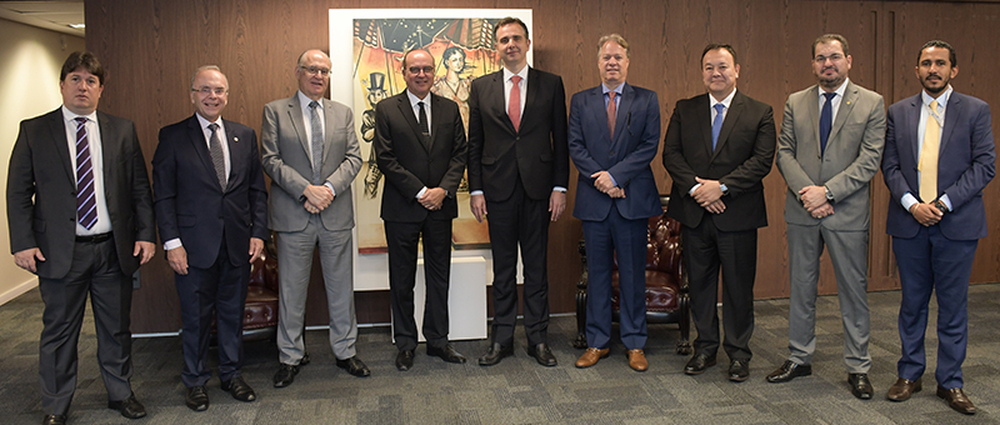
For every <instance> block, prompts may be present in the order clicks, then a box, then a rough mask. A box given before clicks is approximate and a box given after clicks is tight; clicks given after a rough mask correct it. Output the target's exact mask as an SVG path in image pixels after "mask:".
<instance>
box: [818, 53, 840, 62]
mask: <svg viewBox="0 0 1000 425" xmlns="http://www.w3.org/2000/svg"><path fill="white" fill-rule="evenodd" d="M841 59H844V55H842V54H840V53H834V54H832V55H830V56H816V57H815V58H813V60H814V61H816V63H826V61H827V60H829V61H830V62H837V61H839V60H841Z"/></svg>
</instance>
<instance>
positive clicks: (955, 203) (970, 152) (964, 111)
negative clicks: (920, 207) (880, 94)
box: [882, 91, 996, 240]
mask: <svg viewBox="0 0 1000 425" xmlns="http://www.w3.org/2000/svg"><path fill="white" fill-rule="evenodd" d="M922 107H923V100H922V99H921V96H920V94H918V95H916V96H913V97H910V98H907V99H903V100H901V101H899V102H896V103H895V104H893V105H892V106H890V107H889V115H888V128H887V130H886V137H885V156H884V157H883V158H882V177H883V178H884V179H885V184H886V186H888V187H889V193H891V194H892V199H891V200H890V201H889V213H888V216H887V226H886V232H887V233H888V234H890V235H892V236H898V237H901V238H912V237H913V236H915V235H916V234H917V231H918V230H919V229H920V226H921V225H920V223H918V222H917V221H916V220H915V219H913V216H912V215H911V214H910V213H909V212H908V211H906V210H904V209H903V205H902V204H901V203H900V200H901V199H902V198H903V195H905V194H906V193H907V192H909V193H911V194H912V195H913V196H914V197H916V198H918V199H919V197H920V180H919V179H918V178H917V163H918V161H919V159H920V148H919V147H918V139H917V137H918V134H917V125H918V124H919V123H920V108H922ZM944 119H945V122H944V127H943V128H942V133H941V146H940V151H939V153H938V180H937V182H938V183H937V184H938V192H940V194H942V195H943V194H947V195H948V200H949V201H951V206H952V212H951V213H948V214H945V215H944V217H942V218H941V221H940V222H939V223H938V225H939V226H941V233H942V234H943V235H944V236H945V237H946V238H948V239H952V240H975V239H979V238H984V237H986V211H985V208H984V207H983V188H984V187H986V184H988V183H989V182H990V180H992V179H993V175H994V174H995V161H996V152H995V151H994V144H993V129H992V127H991V125H990V106H989V105H987V104H986V102H983V101H982V100H979V99H976V98H974V97H972V96H966V95H964V94H961V93H958V92H954V91H953V92H952V94H951V97H950V98H949V99H948V105H947V107H946V109H945V117H944ZM930 201H933V199H932V200H927V201H925V202H930Z"/></svg>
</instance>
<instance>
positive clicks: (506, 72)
mask: <svg viewBox="0 0 1000 425" xmlns="http://www.w3.org/2000/svg"><path fill="white" fill-rule="evenodd" d="M528 68H529V66H528V65H527V64H525V65H524V68H521V71H519V72H518V73H516V74H515V73H513V72H510V70H509V69H507V67H504V68H503V80H504V81H510V79H511V77H513V76H515V75H517V76H518V77H521V81H528Z"/></svg>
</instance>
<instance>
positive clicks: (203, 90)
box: [191, 86, 229, 96]
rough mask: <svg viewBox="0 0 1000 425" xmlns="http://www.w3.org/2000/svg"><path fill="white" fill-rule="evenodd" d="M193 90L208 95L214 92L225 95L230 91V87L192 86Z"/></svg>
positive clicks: (217, 94)
mask: <svg viewBox="0 0 1000 425" xmlns="http://www.w3.org/2000/svg"><path fill="white" fill-rule="evenodd" d="M191 91H193V92H195V93H201V95H202V96H208V95H210V94H212V93H215V95H216V96H222V95H224V94H226V93H229V89H227V88H225V87H215V88H212V87H209V86H204V87H202V88H198V89H196V88H194V87H192V88H191Z"/></svg>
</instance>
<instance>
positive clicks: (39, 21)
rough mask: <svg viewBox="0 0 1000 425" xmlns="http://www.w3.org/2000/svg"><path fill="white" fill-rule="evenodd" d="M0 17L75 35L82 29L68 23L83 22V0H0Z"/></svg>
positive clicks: (83, 32)
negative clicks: (72, 26)
mask: <svg viewBox="0 0 1000 425" xmlns="http://www.w3.org/2000/svg"><path fill="white" fill-rule="evenodd" d="M0 18H3V19H8V20H11V21H16V22H20V23H22V24H27V25H31V26H36V27H39V28H45V29H48V30H53V31H58V32H61V33H66V34H70V35H75V36H77V37H83V36H84V35H85V31H84V29H82V28H81V29H74V28H71V27H70V26H69V25H70V24H82V23H84V17H83V0H69V1H0Z"/></svg>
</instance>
